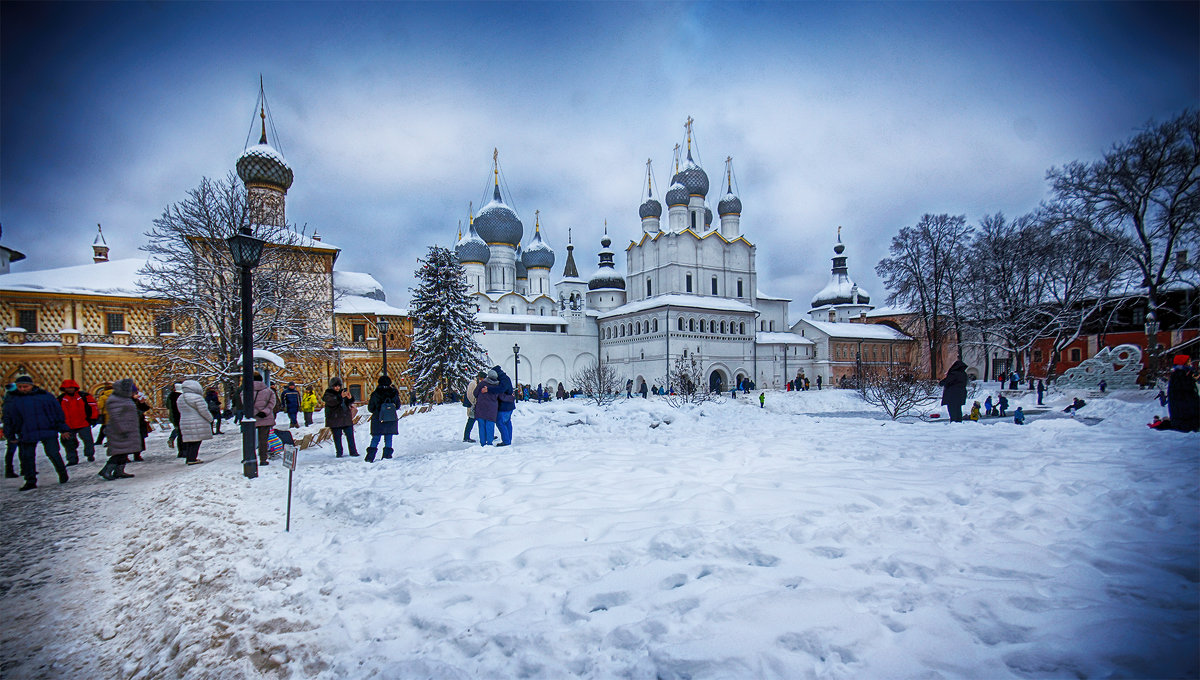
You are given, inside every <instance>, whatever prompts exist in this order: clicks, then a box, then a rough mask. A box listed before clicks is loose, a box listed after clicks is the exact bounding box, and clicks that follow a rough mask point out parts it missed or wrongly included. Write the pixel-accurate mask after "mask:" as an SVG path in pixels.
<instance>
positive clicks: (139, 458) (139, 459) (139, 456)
mask: <svg viewBox="0 0 1200 680" xmlns="http://www.w3.org/2000/svg"><path fill="white" fill-rule="evenodd" d="M133 460H134V461H136V462H138V463H141V462H143V461H145V459H144V458H142V454H140V453H135V454H133Z"/></svg>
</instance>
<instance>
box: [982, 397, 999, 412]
mask: <svg viewBox="0 0 1200 680" xmlns="http://www.w3.org/2000/svg"><path fill="white" fill-rule="evenodd" d="M983 415H984V416H994V415H996V409H994V408H992V395H990V394H989V395H988V396H987V399H984V400H983Z"/></svg>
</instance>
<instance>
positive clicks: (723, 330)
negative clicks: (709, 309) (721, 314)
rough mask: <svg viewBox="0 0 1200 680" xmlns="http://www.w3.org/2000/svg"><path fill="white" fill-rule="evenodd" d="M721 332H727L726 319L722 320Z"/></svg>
mask: <svg viewBox="0 0 1200 680" xmlns="http://www.w3.org/2000/svg"><path fill="white" fill-rule="evenodd" d="M721 334H722V335H724V334H725V322H724V321H722V322H721Z"/></svg>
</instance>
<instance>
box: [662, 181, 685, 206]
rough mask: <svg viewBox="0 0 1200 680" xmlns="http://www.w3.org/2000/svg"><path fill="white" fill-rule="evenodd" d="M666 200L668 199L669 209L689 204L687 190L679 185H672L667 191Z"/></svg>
mask: <svg viewBox="0 0 1200 680" xmlns="http://www.w3.org/2000/svg"><path fill="white" fill-rule="evenodd" d="M666 199H667V206H668V207H672V206H676V205H687V204H688V192H687V188H686V187H684V186H683V185H682V184H679V183H673V184H671V188H670V189H667V196H666Z"/></svg>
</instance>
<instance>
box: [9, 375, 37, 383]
mask: <svg viewBox="0 0 1200 680" xmlns="http://www.w3.org/2000/svg"><path fill="white" fill-rule="evenodd" d="M13 382H14V383H15V384H17V385H20V384H21V383H29V384H30V385H32V384H33V378H30V377H29V376H27V375H19V376H17V379H16V380H14V381H13Z"/></svg>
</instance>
